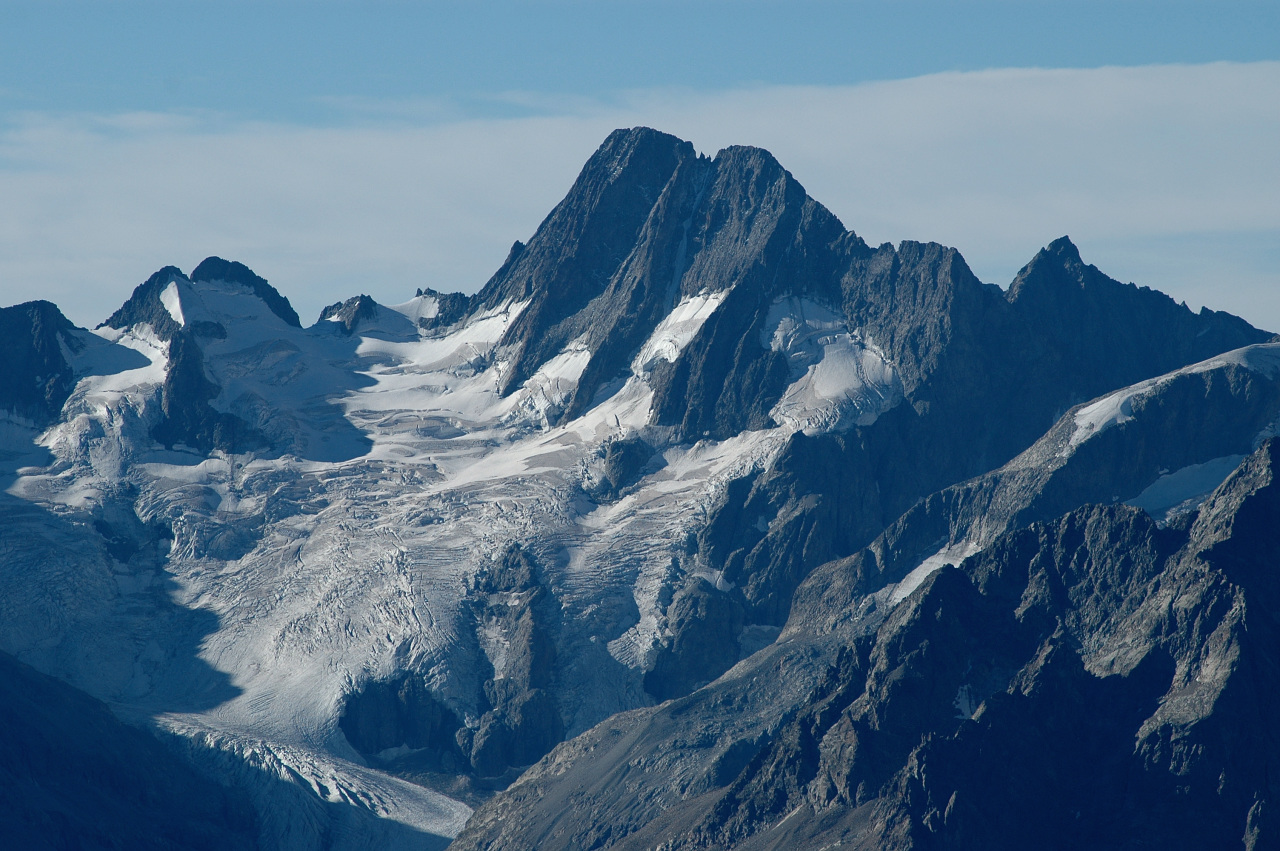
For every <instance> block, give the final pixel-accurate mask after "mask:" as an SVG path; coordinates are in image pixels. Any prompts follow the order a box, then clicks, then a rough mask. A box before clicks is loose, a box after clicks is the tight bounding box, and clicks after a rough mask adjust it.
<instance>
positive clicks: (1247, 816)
mask: <svg viewBox="0 0 1280 851" xmlns="http://www.w3.org/2000/svg"><path fill="white" fill-rule="evenodd" d="M1276 449H1277V443H1276V441H1275V440H1274V439H1268V440H1267V441H1266V442H1264V443H1263V444H1262V446H1261V447H1259V449H1258V450H1257V451H1256V452H1254V453H1253V454H1251V455H1250V456H1249V457H1248V458H1246V459H1245V461H1244V462H1243V463H1242V464H1241V465H1240V467H1239V468H1238V469H1237V470H1236V471H1235V472H1234V473H1232V474H1231V476H1229V477H1228V478H1227V480H1226V481H1225V482H1224V483H1223V484H1222V485H1221V486H1219V487H1218V488H1217V490H1216V491H1215V492H1214V493H1213V495H1212V496H1211V497H1210V498H1209V499H1208V501H1207V502H1205V503H1204V504H1203V506H1202V507H1201V508H1200V509H1199V510H1198V511H1196V512H1194V513H1192V514H1186V515H1183V516H1182V517H1181V519H1180V521H1179V522H1178V523H1176V524H1174V525H1171V526H1169V527H1166V528H1161V527H1159V526H1157V525H1156V523H1155V522H1154V521H1153V520H1152V519H1151V517H1150V516H1149V515H1147V514H1146V513H1145V512H1143V511H1142V510H1140V509H1137V508H1133V507H1129V506H1123V505H1110V506H1097V505H1095V506H1085V507H1082V508H1078V509H1076V510H1074V511H1072V512H1070V513H1068V514H1066V515H1063V516H1061V517H1059V518H1056V519H1054V520H1052V521H1049V522H1037V523H1033V524H1032V525H1031V526H1029V527H1027V528H1023V529H1019V530H1016V531H1011V532H1006V533H1004V534H1002V535H999V536H997V537H996V538H995V539H994V540H993V541H992V542H991V544H990V546H988V547H987V548H986V549H985V550H983V551H982V552H981V553H980V554H978V555H975V556H972V557H970V558H968V559H966V560H965V561H964V562H963V563H962V564H961V565H960V566H959V567H958V568H957V567H952V566H945V567H941V568H940V569H938V570H937V571H935V572H934V573H932V574H931V575H930V576H929V577H927V578H926V579H925V580H924V581H923V582H922V583H921V585H920V586H919V587H918V588H916V589H915V590H914V591H912V592H911V593H910V594H909V595H907V596H906V597H905V598H904V599H902V600H901V602H896V604H895V601H894V600H893V598H892V596H889V595H883V594H882V595H880V598H879V600H878V602H879V605H878V606H876V605H871V606H867V605H863V606H862V607H861V610H860V611H858V612H856V613H855V614H853V615H852V616H851V617H845V618H842V619H838V623H837V624H836V625H835V626H830V624H831V623H832V612H831V610H830V609H829V608H827V607H826V606H825V605H823V603H825V602H826V601H825V600H823V596H824V595H823V594H822V593H820V592H818V591H817V590H816V589H815V591H814V592H813V593H811V594H805V593H802V594H801V595H800V597H799V599H798V602H797V605H796V608H795V609H794V610H793V613H792V620H791V625H790V626H789V628H788V631H787V633H786V634H784V637H783V639H782V640H780V641H779V642H778V643H777V644H775V645H774V646H773V647H771V648H769V649H768V650H766V651H763V652H762V653H760V654H757V655H756V656H754V657H752V658H751V659H750V660H748V661H746V662H744V663H742V664H740V665H739V666H738V667H736V668H735V669H734V670H733V671H732V672H731V673H730V674H728V675H726V676H725V677H724V678H722V679H721V680H719V681H717V682H716V683H714V684H713V685H711V686H708V687H707V688H704V689H702V690H701V691H699V692H697V693H695V694H693V695H690V696H689V697H686V698H683V699H681V700H678V701H674V702H671V703H667V704H663V705H662V706H660V707H657V708H655V709H649V710H638V711H637V712H634V713H630V714H628V715H626V716H621V717H618V718H615V719H611V720H610V721H609V722H606V723H605V724H602V725H600V726H599V727H597V728H596V729H594V730H591V731H589V732H588V733H587V734H585V735H583V736H581V737H579V738H578V739H576V740H574V741H572V742H569V743H566V744H565V745H562V746H561V747H560V748H559V749H557V750H556V751H555V752H554V753H553V754H551V755H550V756H549V757H547V759H545V760H544V761H543V762H542V763H540V764H539V765H538V766H536V767H534V768H533V769H531V770H530V771H529V772H528V773H526V774H525V776H524V777H522V778H521V780H520V781H519V782H518V783H517V784H516V785H515V786H513V787H512V788H511V789H510V790H508V791H507V792H505V793H503V794H501V795H499V797H498V798H497V799H495V800H494V801H493V802H491V803H490V804H488V805H486V806H485V807H484V808H482V809H481V810H479V811H478V812H477V813H476V815H475V816H474V817H473V818H472V820H471V822H470V823H469V825H468V828H467V831H466V832H465V833H464V834H463V836H462V837H460V838H459V840H458V841H457V842H456V843H455V846H456V847H458V848H462V849H469V848H486V849H499V848H519V847H537V848H543V849H555V848H658V847H660V848H664V849H677V848H832V847H840V848H851V849H854V848H865V849H886V848H892V849H897V848H902V849H907V848H1027V847H1044V848H1079V847H1083V846H1089V847H1105V848H1150V847H1163V848H1208V847H1213V848H1227V847H1242V848H1248V849H1254V848H1267V847H1271V846H1272V845H1274V844H1275V843H1276V842H1277V841H1280V833H1278V832H1277V831H1278V827H1277V825H1276V823H1275V822H1274V820H1273V819H1272V817H1271V816H1270V815H1269V813H1270V811H1271V808H1272V807H1273V804H1272V801H1273V800H1274V799H1275V795H1276V793H1277V791H1280V790H1277V788H1276V787H1275V785H1274V782H1273V781H1272V779H1271V778H1272V777H1274V775H1275V769H1276V766H1277V760H1278V759H1280V740H1278V739H1277V737H1276V735H1275V733H1274V730H1273V729H1272V728H1273V726H1274V725H1272V724H1270V723H1269V721H1268V720H1267V719H1268V718H1269V717H1270V707H1271V706H1272V704H1273V702H1274V700H1275V696H1276V695H1277V694H1280V666H1278V665H1277V662H1276V659H1275V652H1274V651H1275V646H1276V644H1275V641H1276V638H1277V631H1276V630H1277V626H1278V625H1280V624H1278V622H1277V616H1276V612H1277V608H1276V603H1277V602H1280V600H1278V599H1277V588H1278V586H1277V583H1276V578H1275V576H1274V570H1273V569H1272V568H1273V566H1274V560H1275V555H1276V553H1277V552H1280V531H1278V530H1280V524H1278V523H1277V518H1280V491H1278V490H1277V485H1276V462H1277V459H1276V457H1275V452H1276ZM850 567H851V565H845V567H844V570H846V571H847V570H849V569H850ZM815 580H817V581H820V582H823V583H827V582H835V581H839V579H838V577H835V576H831V575H824V576H823V577H822V578H821V579H820V580H819V579H818V577H817V576H815V577H814V578H812V579H811V580H810V582H811V583H814V582H815ZM864 602H866V600H865V598H864ZM886 604H888V605H886ZM814 624H822V625H827V628H826V629H830V631H826V629H824V628H822V627H818V628H815V627H814Z"/></svg>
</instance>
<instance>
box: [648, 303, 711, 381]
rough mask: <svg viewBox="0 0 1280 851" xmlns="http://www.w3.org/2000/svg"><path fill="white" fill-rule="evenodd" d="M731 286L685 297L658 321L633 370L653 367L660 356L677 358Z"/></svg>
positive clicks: (668, 358) (673, 359)
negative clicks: (726, 288)
mask: <svg viewBox="0 0 1280 851" xmlns="http://www.w3.org/2000/svg"><path fill="white" fill-rule="evenodd" d="M728 295H729V291H728V290H719V291H717V292H710V291H708V290H703V291H702V292H700V293H698V294H697V295H693V296H689V297H687V298H685V299H683V300H682V301H681V302H680V303H679V304H677V305H676V306H675V308H674V309H673V310H672V311H671V312H670V313H669V314H667V316H666V317H665V318H664V319H663V320H662V321H661V322H659V323H658V327H657V328H655V329H654V331H653V333H652V334H651V335H650V336H649V339H648V340H647V341H645V344H644V345H643V346H642V347H641V348H640V354H639V355H637V356H636V360H635V364H634V366H633V371H635V372H638V373H642V372H648V371H649V370H651V369H652V368H653V365H654V364H655V363H657V361H658V360H659V359H662V360H665V361H670V362H674V361H675V360H676V359H677V358H678V357H680V353H681V352H682V351H684V347H685V346H687V345H689V343H691V342H693V338H694V337H696V336H697V335H698V332H699V331H701V330H702V326H703V324H705V323H706V321H707V319H709V318H710V317H711V315H712V314H713V313H715V312H716V309H717V308H719V307H720V305H721V304H722V303H724V300H725V298H726V297H727V296H728Z"/></svg>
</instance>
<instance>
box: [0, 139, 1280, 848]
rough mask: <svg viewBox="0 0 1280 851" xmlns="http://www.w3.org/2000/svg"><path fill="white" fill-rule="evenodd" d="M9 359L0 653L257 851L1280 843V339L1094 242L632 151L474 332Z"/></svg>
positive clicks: (184, 313) (52, 345)
mask: <svg viewBox="0 0 1280 851" xmlns="http://www.w3.org/2000/svg"><path fill="white" fill-rule="evenodd" d="M405 295H406V296H408V295H409V294H408V293H405ZM0 322H3V323H6V324H4V327H3V329H0V330H5V331H6V333H5V335H4V336H3V340H0V345H3V346H5V347H7V348H5V349H4V351H5V356H6V358H7V361H6V363H7V364H13V365H15V368H13V369H11V370H10V372H11V373H12V376H11V378H10V379H7V382H8V383H0V407H3V408H4V410H5V411H6V412H7V413H6V414H5V416H4V417H3V422H0V425H2V426H3V433H4V435H5V439H6V441H7V444H6V446H4V447H2V448H3V450H4V451H3V452H0V477H3V478H4V479H5V487H4V488H3V490H2V492H0V497H2V498H0V513H2V514H3V518H2V519H3V522H2V523H0V551H2V552H4V553H5V558H4V559H0V614H2V615H3V616H2V617H0V650H4V651H7V652H11V653H12V654H13V655H15V656H16V657H18V658H20V659H22V660H23V661H24V662H29V663H31V664H33V665H35V666H36V667H38V668H39V669H40V670H42V671H45V672H46V673H51V674H55V675H56V676H58V677H60V678H62V679H64V680H66V681H68V682H70V683H72V684H74V685H76V686H77V687H80V688H83V689H84V690H85V691H87V692H89V693H91V694H93V695H94V696H95V697H97V698H101V699H103V700H106V701H108V702H110V704H111V705H112V706H113V707H115V708H118V709H119V711H121V713H122V714H123V715H128V716H129V717H131V718H141V719H154V721H155V723H156V724H157V725H159V727H160V728H161V729H162V730H163V731H164V733H163V735H164V737H165V740H166V741H167V742H168V743H169V744H170V745H173V747H174V749H175V750H177V751H178V752H179V753H181V754H183V755H184V756H185V757H186V758H187V759H188V761H190V762H191V763H192V764H194V765H195V766H197V767H198V768H199V770H200V771H202V772H204V773H205V774H206V775H209V776H212V777H216V778H218V779H220V780H222V781H225V782H228V783H232V784H234V785H235V786H236V787H237V788H240V789H241V790H242V791H245V792H246V794H248V795H249V797H250V799H251V800H252V804H253V808H254V810H255V812H256V814H257V824H258V828H257V836H258V840H259V842H260V843H261V844H262V845H263V846H264V847H270V848H290V849H307V851H312V849H315V851H321V849H324V848H329V847H341V848H361V847H412V848H421V849H436V848H440V847H442V846H443V845H445V844H447V843H448V842H449V840H450V839H451V838H452V837H454V836H455V835H456V834H457V833H458V832H459V831H460V830H461V829H462V825H463V822H464V821H465V820H466V818H467V816H468V815H469V814H470V812H471V810H470V807H471V806H479V805H481V804H482V803H483V802H484V801H485V800H488V799H489V798H490V797H492V796H493V795H494V793H495V792H497V791H498V790H505V791H502V792H501V794H498V795H497V797H496V798H493V800H492V801H490V802H489V803H488V804H484V806H481V807H480V809H479V810H478V811H477V812H476V814H475V816H474V818H473V819H472V820H471V824H470V827H469V828H468V832H467V834H466V835H465V836H464V837H463V838H462V839H461V840H459V842H460V847H463V848H469V847H474V848H513V849H515V848H518V849H526V848H557V847H561V848H582V847H586V848H608V847H614V848H642V847H643V848H649V847H666V848H679V847H700V848H715V847H722V848H730V847H733V848H753V847H758V848H766V847H797V848H805V847H815V848H817V847H828V846H831V845H833V844H837V843H844V844H845V845H847V846H849V847H866V848H897V847H902V848H907V847H957V848H960V847H1004V846H1007V845H1018V846H1019V847H1028V846H1034V845H1048V846H1063V847H1065V846H1071V847H1080V846H1085V845H1103V846H1112V845H1114V846H1116V847H1134V848H1136V847H1140V846H1141V845H1142V844H1143V842H1145V841H1146V837H1151V838H1152V842H1154V843H1156V844H1163V845H1168V846H1171V847H1178V841H1183V842H1184V845H1183V847H1188V846H1187V845H1186V843H1194V845H1193V846H1192V847H1220V846H1222V845H1223V843H1224V842H1227V843H1228V844H1229V843H1230V842H1237V841H1238V842H1242V843H1253V846H1254V847H1266V846H1267V845H1268V844H1269V843H1271V844H1274V838H1273V837H1272V834H1271V833H1270V832H1269V831H1271V830H1273V829H1274V828H1273V827H1272V821H1271V818H1272V817H1271V816H1269V815H1268V813H1269V811H1270V808H1271V807H1272V806H1273V804H1272V803H1271V801H1272V797H1273V796H1272V790H1271V788H1270V786H1269V785H1268V784H1269V783H1270V781H1269V780H1267V778H1268V777H1270V776H1271V775H1272V774H1274V772H1273V771H1272V765H1271V762H1272V760H1273V752H1274V751H1273V748H1272V744H1271V742H1270V740H1269V739H1267V740H1265V741H1264V740H1263V739H1259V742H1260V744H1259V745H1258V746H1257V747H1251V746H1250V745H1248V744H1246V743H1245V741H1244V738H1243V736H1244V733H1242V732H1241V731H1252V730H1253V729H1254V728H1256V727H1257V726H1258V722H1257V720H1256V719H1257V718H1261V717H1265V715H1264V714H1263V713H1264V712H1265V706H1266V702H1267V700H1270V699H1271V697H1272V696H1273V694H1274V677H1273V675H1272V667H1273V666H1274V661H1273V660H1272V659H1271V658H1270V651H1269V650H1268V647H1269V646H1270V645H1268V644H1267V642H1268V641H1270V640H1271V638H1270V637H1269V636H1271V635H1272V630H1273V624H1272V622H1271V620H1270V618H1271V615H1270V614H1269V613H1270V612H1273V611H1276V608H1275V606H1274V605H1273V602H1277V601H1273V600H1272V597H1273V596H1274V595H1275V594H1274V591H1275V589H1274V588H1272V585H1273V584H1274V583H1272V582H1271V580H1270V579H1269V578H1268V577H1269V573H1268V571H1267V569H1266V565H1267V564H1268V562H1267V559H1266V557H1265V553H1266V552H1269V551H1270V550H1268V548H1269V547H1272V546H1273V544H1272V542H1271V539H1270V538H1269V537H1267V535H1268V534H1270V533H1269V532H1267V531H1266V530H1268V529H1269V528H1270V527H1269V526H1268V525H1267V524H1268V523H1269V522H1270V521H1271V520H1272V519H1273V518H1274V514H1273V512H1272V507H1271V501H1270V499H1271V498H1270V496H1269V495H1268V494H1270V488H1271V485H1270V484H1269V482H1270V478H1269V477H1270V475H1271V473H1270V472H1269V471H1270V470H1271V460H1270V459H1271V452H1272V450H1273V446H1272V444H1271V443H1269V442H1268V441H1269V440H1271V439H1272V438H1273V437H1275V435H1276V434H1277V429H1278V427H1280V354H1277V352H1280V343H1275V342H1268V341H1271V340H1273V338H1272V337H1271V335H1270V334H1268V333H1266V332H1263V331H1259V330H1257V329H1254V328H1251V327H1250V326H1249V325H1248V324H1247V323H1245V322H1243V321H1242V320H1240V319H1238V318H1235V317H1232V316H1229V315H1226V314H1219V313H1214V312H1212V311H1207V310H1205V311H1201V312H1200V313H1198V314H1197V313H1192V312H1191V311H1190V310H1188V309H1187V308H1186V307H1185V306H1184V305H1179V304H1176V303H1175V302H1174V301H1173V300H1171V299H1169V298H1168V297H1166V296H1164V295H1162V294H1160V293H1158V292H1155V291H1152V290H1147V289H1140V288H1138V287H1135V286H1133V285H1126V284H1121V283H1120V282H1117V281H1114V280H1112V279H1110V278H1108V277H1106V276H1105V275H1104V274H1102V273H1101V272H1100V271H1098V270H1097V269H1095V268H1093V267H1092V266H1089V265H1087V264H1085V263H1084V261H1083V260H1082V259H1081V257H1080V255H1079V252H1078V251H1077V250H1076V248H1075V246H1073V245H1072V244H1071V243H1070V241H1068V240H1067V239H1065V238H1063V239H1060V240H1057V241H1055V242H1053V243H1051V244H1050V245H1049V246H1047V247H1046V248H1045V249H1044V250H1042V251H1041V252H1039V253H1038V254H1037V255H1036V257H1035V258H1033V259H1032V261H1031V262H1030V263H1029V264H1028V265H1027V266H1026V268H1024V269H1023V270H1022V272H1021V273H1020V274H1019V275H1018V277H1017V279H1016V280H1015V281H1014V282H1012V284H1011V286H1010V287H1009V288H1008V289H1007V290H1003V289H1001V288H1000V287H997V286H995V285H992V284H985V283H982V282H980V281H979V280H978V279H977V278H976V277H975V276H974V275H973V273H972V272H971V271H970V270H969V268H968V266H967V265H966V264H965V262H964V259H963V258H962V257H961V255H960V254H959V252H958V251H957V250H956V249H954V248H949V247H946V246H942V245H938V244H934V243H917V242H903V243H900V244H898V245H896V246H894V245H889V244H884V245H880V246H871V245H868V244H866V243H865V242H864V241H863V240H862V239H861V238H859V237H858V236H857V235H856V234H854V233H853V232H851V231H848V230H846V229H845V227H844V225H843V224H841V223H840V222H839V221H838V220H837V219H836V218H835V217H834V216H833V215H832V214H831V213H830V212H829V211H827V210H826V209H825V208H823V207H822V205H821V204H819V203H818V202H817V201H815V200H814V199H812V198H811V197H809V195H808V194H807V193H806V192H805V190H804V188H803V187H801V186H800V185H799V184H798V183H797V182H796V181H795V179H794V178H793V177H792V176H791V175H790V174H789V173H788V172H787V171H786V170H785V169H784V168H783V167H782V165H781V164H779V163H778V162H777V161H776V160H774V158H773V157H772V156H770V155H769V154H768V153H767V152H765V151H762V150H760V149H757V148H746V147H731V148H727V149H725V150H723V151H720V152H718V153H717V154H716V155H715V156H714V157H708V156H703V155H700V154H698V153H697V152H696V151H694V149H693V148H692V146H691V145H689V144H688V143H687V142H683V141H681V140H679V139H676V138H674V137H672V136H669V135H666V134H663V133H660V132H657V131H654V130H650V129H647V128H634V129H631V130H620V131H617V132H615V133H613V134H611V135H610V136H609V138H608V139H606V140H605V142H604V144H603V145H602V146H601V148H600V150H599V151H597V153H596V154H595V155H594V156H593V157H592V158H591V159H590V160H589V161H588V162H587V164H586V166H585V167H584V169H583V171H582V173H581V175H580V176H579V178H578V179H577V181H576V182H575V183H574V185H573V186H572V187H571V188H570V190H569V193H568V194H567V195H566V197H565V199H564V200H563V201H562V202H561V203H560V204H559V205H557V206H556V208H555V209H554V210H553V211H552V212H551V214H550V215H549V216H548V217H547V219H546V220H545V221H544V222H543V223H542V225H541V226H540V227H539V228H538V230H537V231H536V232H535V233H534V234H533V235H532V237H530V238H529V239H528V240H527V242H517V243H515V244H514V245H513V247H512V250H511V252H510V255H509V256H508V258H507V260H506V261H505V262H504V263H503V264H502V266H501V268H499V269H498V271H497V272H496V273H495V274H494V276H493V277H492V278H491V279H490V280H489V281H488V283H487V284H485V285H484V286H483V287H482V288H481V289H480V290H479V292H477V293H476V294H474V295H464V294H460V293H440V292H436V291H434V290H431V289H429V288H418V289H417V290H416V292H415V293H414V294H413V296H412V297H411V298H408V300H407V301H405V302H404V303H402V304H387V305H382V304H377V303H375V302H374V301H373V300H372V299H371V298H369V297H368V296H363V295H361V296H355V297H353V298H350V299H347V300H345V301H340V302H337V303H335V304H334V305H331V306H330V307H328V308H326V309H325V311H324V312H323V313H322V314H321V319H320V321H318V322H317V323H316V324H315V325H312V326H310V327H306V328H304V327H302V326H301V323H300V322H299V321H298V318H297V315H296V313H294V311H293V310H292V308H291V307H290V306H289V304H288V301H287V300H286V299H285V298H284V297H283V296H282V295H280V294H279V293H278V292H277V291H276V290H275V289H273V288H272V287H271V286H270V285H269V284H268V283H267V282H266V281H265V280H264V279H263V278H261V277H259V276H258V275H257V274H255V273H254V272H252V271H251V270H249V269H248V268H247V267H245V266H244V265H242V264H240V263H234V262H228V261H225V260H222V259H219V258H209V259H207V260H205V261H204V262H202V263H200V264H199V266H197V267H196V269H195V270H194V271H193V272H192V273H191V275H190V277H187V276H185V275H183V274H182V272H181V271H180V270H179V269H178V268H176V267H165V268H163V269H161V270H160V271H159V272H158V273H156V275H153V276H152V277H151V278H150V279H148V280H147V281H146V282H144V283H143V284H142V285H141V286H139V287H137V288H136V289H135V290H134V292H133V294H132V296H131V297H130V298H129V300H128V301H127V302H126V303H125V304H124V305H123V306H122V307H121V308H120V310H119V311H117V312H116V313H114V314H113V315H112V316H111V317H110V318H109V319H108V321H107V322H106V323H105V324H104V325H103V326H101V327H99V328H98V329H96V330H95V331H93V332H89V331H85V330H84V329H77V328H73V327H71V326H70V324H69V323H67V322H66V321H65V320H64V319H62V318H61V316H60V314H58V313H57V312H56V308H53V307H52V306H50V305H44V304H42V303H32V304H29V305H19V306H18V307H16V308H9V309H7V310H6V311H4V312H3V313H0ZM10 332H12V333H10ZM1250 542H1252V543H1250ZM1251 713H1252V714H1251ZM1259 735H1260V736H1261V735H1263V734H1259ZM1266 735H1270V734H1269V733H1268V734H1266ZM1264 738H1265V736H1264ZM530 766H532V767H530ZM1046 766H1048V767H1047V768H1046ZM1006 775H1007V778H1009V779H1002V778H1006ZM409 781H412V782H409ZM1029 813H1032V815H1028V814H1029ZM1186 813H1200V814H1203V818H1202V819H1201V820H1200V821H1199V822H1197V823H1196V824H1190V823H1189V822H1188V818H1187V816H1186V815H1185V814H1186ZM1232 837H1234V838H1232Z"/></svg>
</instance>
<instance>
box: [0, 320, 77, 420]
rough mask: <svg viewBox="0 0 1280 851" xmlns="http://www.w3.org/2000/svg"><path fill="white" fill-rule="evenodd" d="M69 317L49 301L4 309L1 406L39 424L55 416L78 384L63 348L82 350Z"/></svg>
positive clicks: (0, 325)
mask: <svg viewBox="0 0 1280 851" xmlns="http://www.w3.org/2000/svg"><path fill="white" fill-rule="evenodd" d="M73 327H74V326H73V325H72V324H71V321H70V320H69V319H67V318H66V317H65V316H63V315H62V311H60V310H58V308H57V307H56V306H55V305H53V304H51V303H49V302H47V301H29V302H27V303H26V304H18V305H14V306H13V307H6V308H0V362H3V363H4V371H3V374H0V409H2V410H5V411H9V412H10V413H13V414H16V415H18V416H20V417H24V418H26V419H29V420H32V421H34V422H37V423H40V424H41V425H43V424H45V423H48V422H50V421H52V420H55V419H57V417H58V415H59V414H60V413H61V412H62V404H63V403H64V402H66V401H67V397H68V396H70V395H71V391H72V390H73V389H74V388H75V376H74V373H73V371H72V369H71V365H70V364H69V363H68V362H67V359H66V357H65V356H64V354H63V351H62V346H69V347H74V348H79V347H80V343H79V341H78V340H76V339H75V338H74V337H73V336H72V335H71V333H70V332H71V330H72V329H73Z"/></svg>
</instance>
